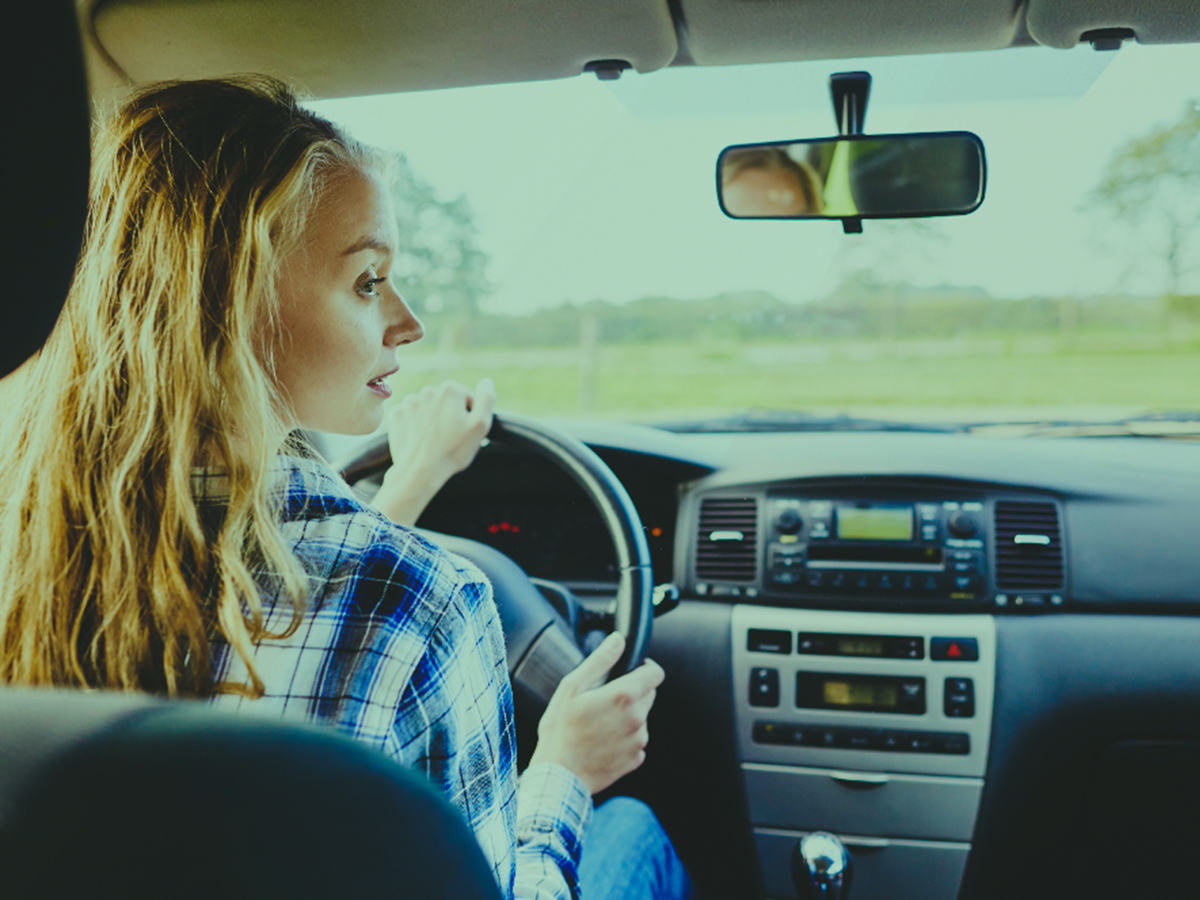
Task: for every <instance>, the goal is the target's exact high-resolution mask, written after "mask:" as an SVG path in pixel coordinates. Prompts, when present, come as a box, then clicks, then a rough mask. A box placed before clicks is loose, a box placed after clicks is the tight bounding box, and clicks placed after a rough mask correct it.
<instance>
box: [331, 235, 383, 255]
mask: <svg viewBox="0 0 1200 900" xmlns="http://www.w3.org/2000/svg"><path fill="white" fill-rule="evenodd" d="M363 250H378V251H379V252H380V253H387V254H391V252H392V245H391V244H389V243H388V242H387V241H383V240H380V239H379V238H376V237H365V238H362V239H361V240H358V241H356V242H355V243H354V244H353V245H352V246H350V247H348V248H347V249H345V250H343V251H342V256H352V255H353V254H355V253H360V252H362V251H363Z"/></svg>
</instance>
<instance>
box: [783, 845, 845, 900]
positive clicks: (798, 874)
mask: <svg viewBox="0 0 1200 900" xmlns="http://www.w3.org/2000/svg"><path fill="white" fill-rule="evenodd" d="M853 874H854V864H853V861H852V860H851V859H850V853H849V851H848V850H846V847H845V845H844V844H842V842H841V841H840V840H838V838H837V836H836V835H832V834H830V833H829V832H828V831H814V832H813V833H812V834H807V835H805V836H804V837H803V838H801V839H800V840H799V842H797V844H796V848H795V849H794V850H793V851H792V882H793V883H794V884H795V885H796V896H797V897H798V898H799V900H847V898H848V897H849V896H850V877H851V876H852V875H853Z"/></svg>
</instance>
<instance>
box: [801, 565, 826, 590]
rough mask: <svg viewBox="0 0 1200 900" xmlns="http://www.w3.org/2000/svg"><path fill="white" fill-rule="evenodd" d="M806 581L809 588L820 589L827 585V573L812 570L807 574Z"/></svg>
mask: <svg viewBox="0 0 1200 900" xmlns="http://www.w3.org/2000/svg"><path fill="white" fill-rule="evenodd" d="M804 580H805V581H807V582H808V586H809V587H820V586H821V585H822V584H824V583H825V573H824V572H822V571H821V570H820V569H810V570H809V571H808V572H806V573H805V575H804Z"/></svg>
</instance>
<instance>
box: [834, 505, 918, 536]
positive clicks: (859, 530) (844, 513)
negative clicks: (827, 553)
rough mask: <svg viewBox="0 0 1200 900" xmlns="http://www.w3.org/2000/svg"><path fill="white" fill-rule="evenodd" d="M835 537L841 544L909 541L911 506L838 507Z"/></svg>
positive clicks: (911, 522)
mask: <svg viewBox="0 0 1200 900" xmlns="http://www.w3.org/2000/svg"><path fill="white" fill-rule="evenodd" d="M837 536H838V537H839V538H841V539H842V540H844V541H911V540H912V539H913V512H912V507H910V506H870V507H867V508H865V509H863V508H860V507H854V506H841V507H838V511H837Z"/></svg>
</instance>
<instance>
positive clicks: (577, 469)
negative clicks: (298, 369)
mask: <svg viewBox="0 0 1200 900" xmlns="http://www.w3.org/2000/svg"><path fill="white" fill-rule="evenodd" d="M488 439H489V440H492V441H499V442H502V443H505V444H508V445H510V446H513V447H517V448H520V449H523V450H528V451H530V452H532V453H534V454H536V455H538V456H541V457H544V458H545V459H548V460H549V461H550V462H552V463H554V464H555V465H556V466H558V467H559V468H560V469H562V470H563V471H564V472H565V473H566V474H567V475H568V476H570V478H571V480H572V481H574V482H575V483H576V484H578V485H579V486H580V487H581V488H582V489H583V491H584V493H586V494H587V496H588V499H590V500H591V501H592V503H593V504H594V505H595V507H596V509H597V511H598V512H599V513H600V516H601V518H602V519H603V520H604V524H605V527H606V528H607V529H608V533H609V535H610V536H611V538H612V542H613V547H614V548H615V550H616V554H617V568H618V571H619V581H618V584H617V597H616V610H615V624H614V628H615V630H616V631H619V632H621V634H623V635H624V636H625V650H624V652H623V653H622V654H621V658H620V659H619V660H618V661H617V664H616V665H615V666H613V668H612V671H611V673H610V675H609V678H610V680H611V679H612V678H615V677H618V676H620V675H623V674H625V673H626V672H628V671H630V670H631V669H634V668H636V667H637V666H638V665H640V663H641V661H642V658H643V656H644V655H645V651H646V646H647V645H648V644H649V643H650V630H651V627H652V623H653V621H654V611H653V602H652V597H653V590H654V578H653V572H652V570H651V567H650V549H649V547H648V545H647V544H646V536H645V533H644V531H643V529H642V522H641V519H640V518H639V517H638V514H637V510H636V509H635V508H634V506H633V501H632V500H630V499H629V494H628V493H626V491H625V488H624V486H623V485H622V484H621V482H620V481H618V480H617V476H616V475H614V474H613V472H612V470H611V469H610V468H609V467H608V466H607V465H605V463H604V461H603V460H601V459H600V457H599V456H597V455H596V454H595V453H593V452H592V450H590V449H589V448H588V447H587V446H585V445H584V444H583V443H582V442H581V441H577V440H576V439H575V438H573V437H570V436H569V435H566V434H563V433H562V432H560V431H557V430H556V429H553V428H548V427H547V426H545V425H543V424H541V423H540V422H537V421H535V420H533V419H529V418H526V417H525V416H520V415H517V414H515V413H504V414H503V416H501V415H496V416H495V418H494V419H493V422H492V429H491V431H490V432H488ZM391 462H392V458H391V453H390V452H389V450H388V440H387V435H383V436H381V437H380V438H378V439H377V440H375V441H372V442H371V443H370V444H369V445H368V446H367V447H366V448H364V449H363V450H362V451H361V452H360V453H358V455H356V456H355V457H354V458H352V459H351V460H349V461H348V462H346V463H345V464H344V465H343V466H342V476H343V477H344V478H345V479H346V480H347V481H348V482H349V483H350V484H354V483H355V482H357V481H359V480H361V479H363V478H368V477H371V476H379V475H382V474H383V472H384V471H386V469H387V468H388V466H390V465H391ZM427 536H428V537H430V539H431V540H432V541H433V542H434V543H436V544H438V545H440V546H442V547H444V548H445V549H447V550H449V551H451V552H453V553H457V554H458V555H460V556H464V557H466V558H467V559H469V560H471V562H473V563H475V564H476V565H477V566H478V567H479V568H480V569H481V570H482V571H483V573H484V574H485V575H487V577H488V579H489V580H490V581H491V582H492V590H493V594H494V596H495V599H496V607H497V609H498V610H499V613H500V621H501V623H502V624H503V626H504V637H505V643H506V644H507V646H508V670H509V674H510V675H511V677H512V681H513V690H514V695H515V698H516V700H517V702H518V704H520V705H523V706H526V707H531V706H532V707H539V706H540V707H544V706H545V704H546V703H547V702H549V699H550V695H551V694H553V693H554V689H555V688H556V687H557V686H558V682H559V681H560V680H561V679H562V677H563V676H564V675H566V674H567V673H568V672H570V671H571V670H572V669H573V668H575V666H577V665H578V664H579V662H580V661H581V660H582V659H583V652H582V651H581V650H580V649H579V646H578V644H577V643H576V639H575V635H574V634H573V633H572V631H571V629H570V628H569V627H568V626H567V624H566V622H565V621H564V620H563V618H562V616H560V615H559V614H558V612H557V611H556V610H555V609H554V607H553V606H551V605H550V603H549V601H547V600H546V598H545V597H544V596H542V593H541V591H539V590H538V589H537V588H536V587H534V586H533V584H532V583H531V582H530V580H529V577H528V576H527V575H526V574H525V572H524V571H522V569H521V568H520V566H518V565H517V564H516V563H515V562H513V561H512V560H511V559H510V558H509V557H507V556H505V555H504V554H503V553H501V552H500V551H498V550H495V549H494V548H492V547H489V546H488V545H486V544H482V543H479V542H478V541H472V540H468V539H466V538H460V537H454V536H452V535H443V534H433V533H432V532H429V533H427Z"/></svg>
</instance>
